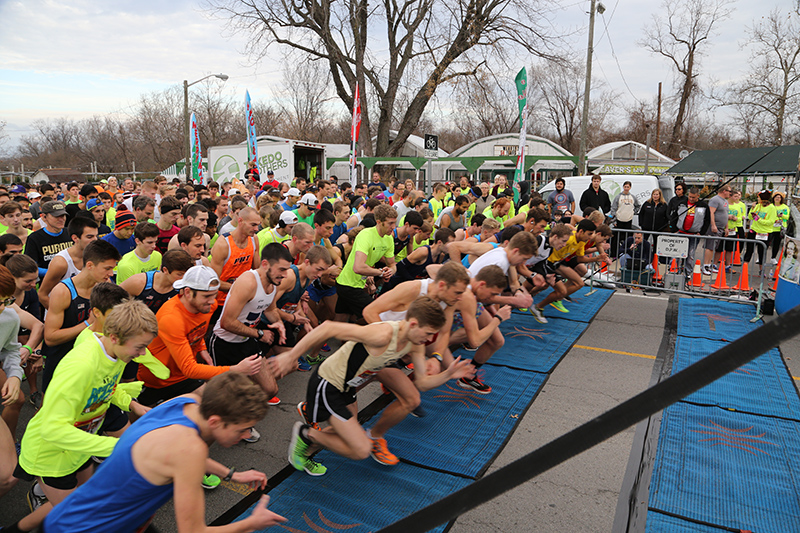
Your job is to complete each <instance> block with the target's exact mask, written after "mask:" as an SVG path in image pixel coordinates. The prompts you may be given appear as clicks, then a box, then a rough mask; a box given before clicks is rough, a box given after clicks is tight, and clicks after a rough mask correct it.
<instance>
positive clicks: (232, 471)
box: [222, 466, 236, 481]
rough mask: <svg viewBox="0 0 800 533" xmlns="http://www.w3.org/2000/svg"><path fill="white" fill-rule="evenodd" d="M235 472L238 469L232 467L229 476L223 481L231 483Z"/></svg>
mask: <svg viewBox="0 0 800 533" xmlns="http://www.w3.org/2000/svg"><path fill="white" fill-rule="evenodd" d="M235 472H236V468H235V467H233V466H232V467H231V469H230V470H228V475H227V476H225V477H224V478H222V481H230V480H231V478H232V477H233V474H234V473H235Z"/></svg>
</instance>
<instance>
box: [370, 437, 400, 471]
mask: <svg viewBox="0 0 800 533" xmlns="http://www.w3.org/2000/svg"><path fill="white" fill-rule="evenodd" d="M369 455H370V457H372V458H373V459H375V460H376V461H378V462H379V463H380V464H382V465H386V466H394V465H396V464H397V463H399V462H400V459H398V458H397V456H396V455H395V454H393V453H392V452H390V451H389V445H388V444H387V443H386V439H372V451H371V452H369Z"/></svg>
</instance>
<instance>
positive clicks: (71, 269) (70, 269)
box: [56, 248, 80, 281]
mask: <svg viewBox="0 0 800 533" xmlns="http://www.w3.org/2000/svg"><path fill="white" fill-rule="evenodd" d="M56 256H57V257H63V258H64V261H66V262H67V271H66V272H65V273H64V277H63V278H61V279H60V280H59V281H64V280H67V279H69V278H73V277H75V276H76V275H77V274H78V272H80V270H79V269H78V268H77V267H76V266H75V261H73V260H72V256H71V255H69V248H67V249H66V250H61V251H60V252H58V253H57V254H56Z"/></svg>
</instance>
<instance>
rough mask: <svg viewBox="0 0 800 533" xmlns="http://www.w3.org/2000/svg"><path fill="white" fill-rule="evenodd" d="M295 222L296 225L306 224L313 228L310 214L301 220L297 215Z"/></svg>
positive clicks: (312, 215) (312, 217)
mask: <svg viewBox="0 0 800 533" xmlns="http://www.w3.org/2000/svg"><path fill="white" fill-rule="evenodd" d="M297 222H298V223H300V222H305V223H306V224H308V225H309V226H311V227H312V228H313V227H314V213H311V214H310V215H308V216H307V217H305V218H302V217H301V216H300V215H298V216H297Z"/></svg>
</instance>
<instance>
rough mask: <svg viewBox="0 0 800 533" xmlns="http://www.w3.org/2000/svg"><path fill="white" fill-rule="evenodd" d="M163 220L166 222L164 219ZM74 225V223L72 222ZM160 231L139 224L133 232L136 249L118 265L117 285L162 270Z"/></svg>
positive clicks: (150, 226)
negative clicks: (158, 244)
mask: <svg viewBox="0 0 800 533" xmlns="http://www.w3.org/2000/svg"><path fill="white" fill-rule="evenodd" d="M161 220H164V218H163V217H162V219H161ZM70 224H72V222H70ZM158 234H159V229H158V226H156V225H155V224H151V223H149V222H145V223H143V224H137V225H136V228H135V229H134V231H133V236H134V238H135V239H136V248H134V249H133V251H131V252H128V253H127V254H125V255H123V256H122V259H120V261H119V264H118V265H117V283H123V282H124V281H125V280H127V279H128V278H130V277H131V276H134V275H136V274H140V273H144V272H156V271H158V270H159V269H160V268H161V260H162V256H161V253H160V252H157V251H156V241H157V240H158Z"/></svg>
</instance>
